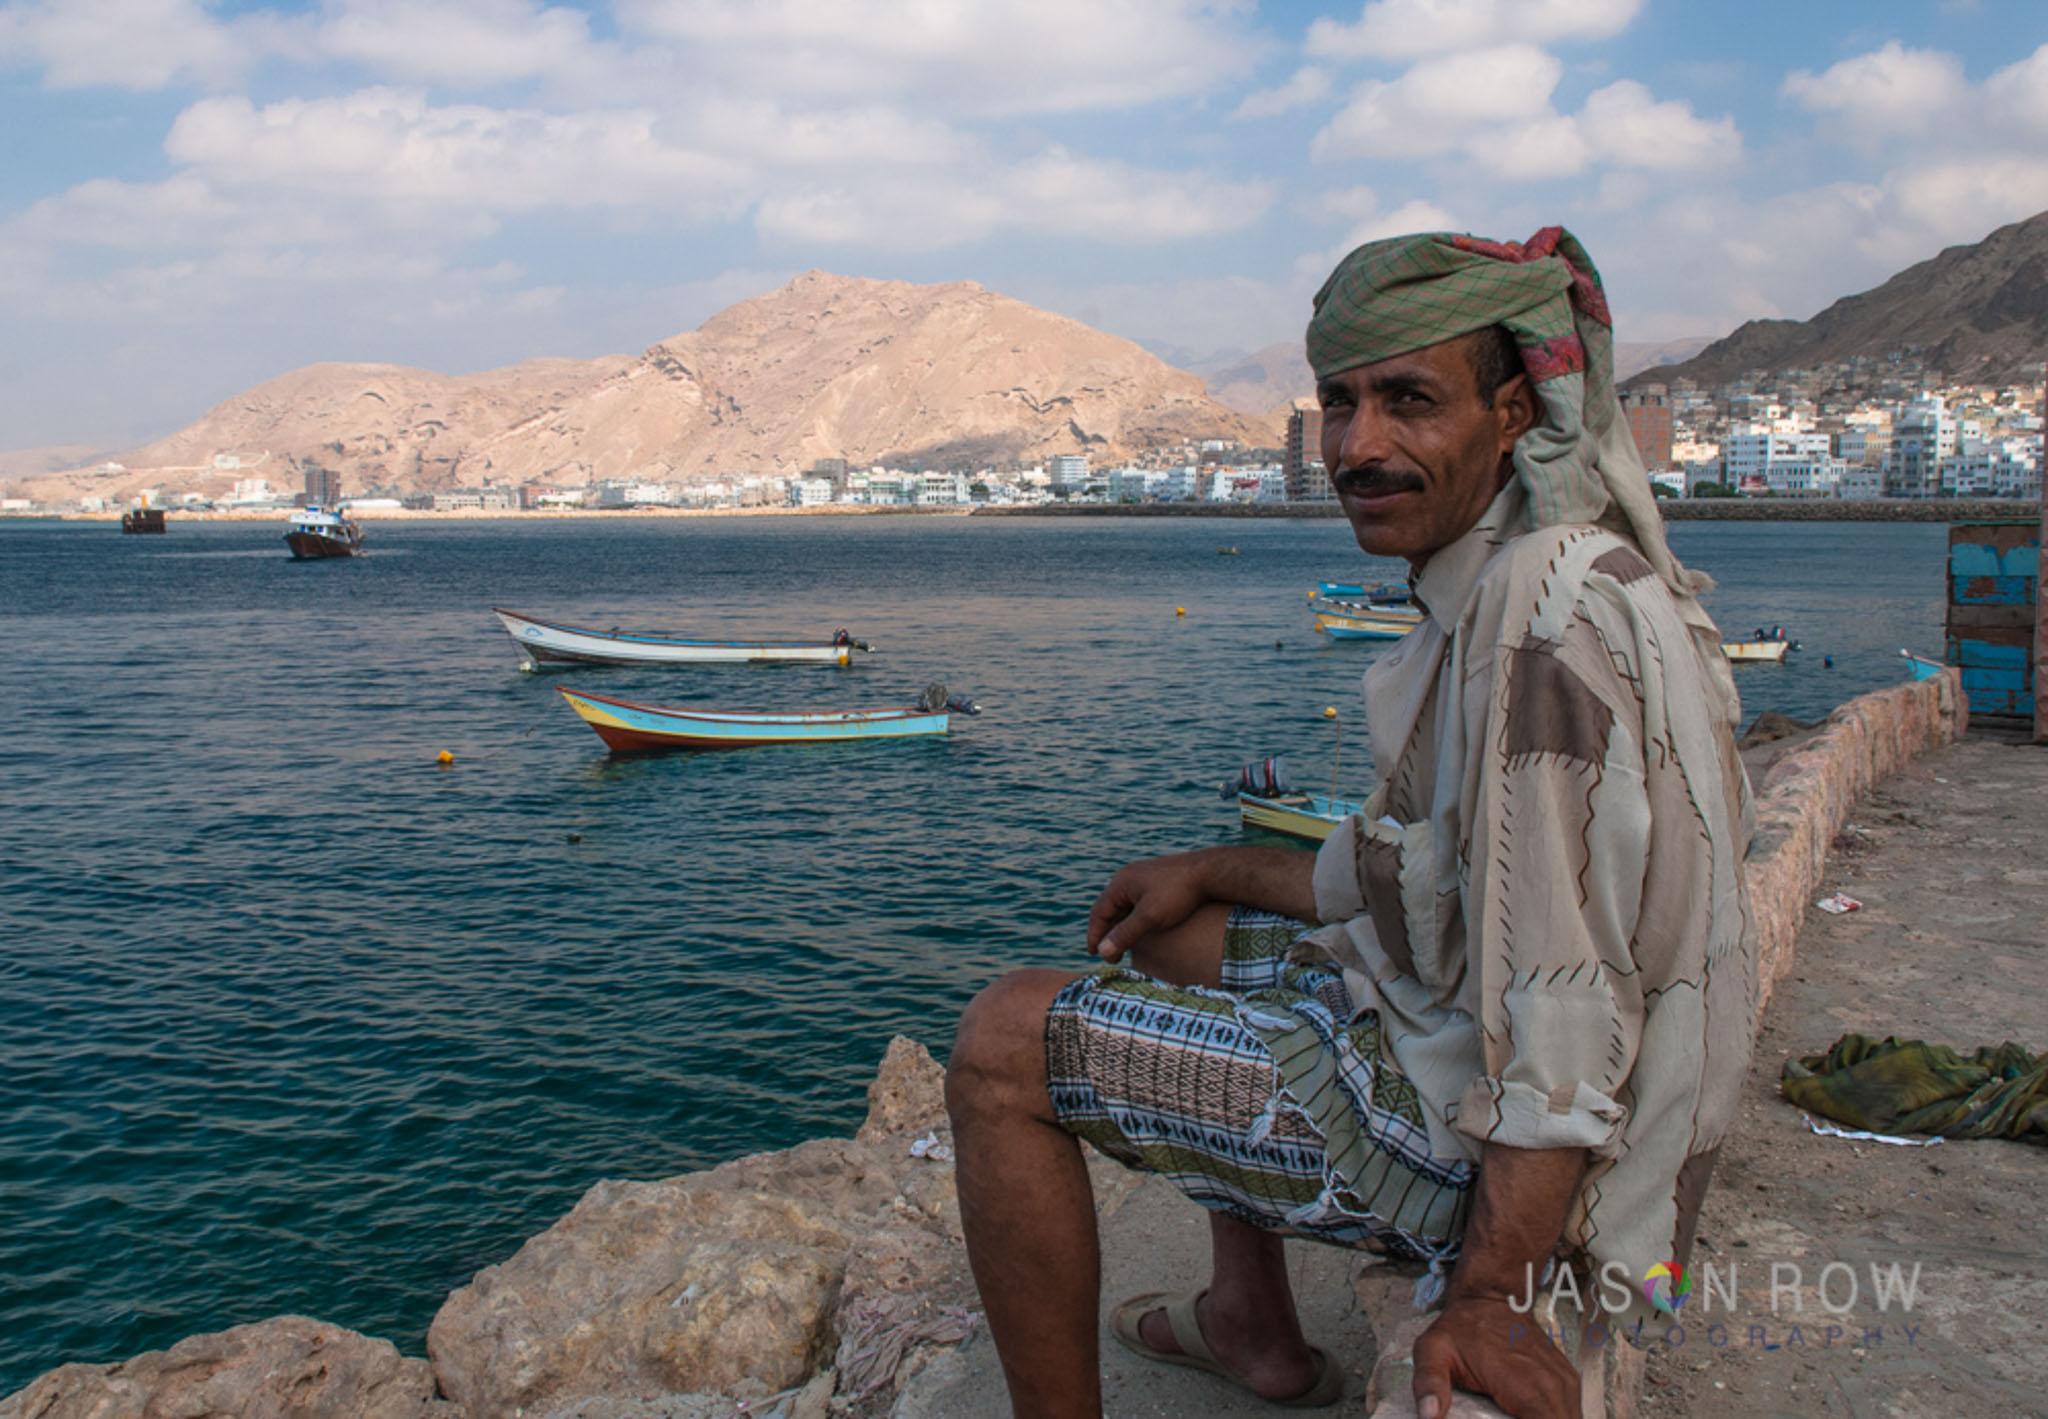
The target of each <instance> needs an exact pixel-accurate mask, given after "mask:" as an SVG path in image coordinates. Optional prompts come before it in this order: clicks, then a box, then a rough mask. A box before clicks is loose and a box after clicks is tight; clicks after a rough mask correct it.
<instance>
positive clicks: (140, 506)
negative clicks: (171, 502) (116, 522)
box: [121, 497, 165, 536]
mask: <svg viewBox="0 0 2048 1419" xmlns="http://www.w3.org/2000/svg"><path fill="white" fill-rule="evenodd" d="M164 526H165V524H164V510H163V509H162V508H160V507H151V506H150V505H149V499H148V498H146V497H145V498H144V499H143V500H142V501H141V502H139V503H137V504H136V505H135V506H134V507H132V508H129V509H128V511H126V512H124V513H122V514H121V531H122V532H123V533H126V534H128V535H130V536H134V535H137V534H148V533H159V532H162V531H163V530H164Z"/></svg>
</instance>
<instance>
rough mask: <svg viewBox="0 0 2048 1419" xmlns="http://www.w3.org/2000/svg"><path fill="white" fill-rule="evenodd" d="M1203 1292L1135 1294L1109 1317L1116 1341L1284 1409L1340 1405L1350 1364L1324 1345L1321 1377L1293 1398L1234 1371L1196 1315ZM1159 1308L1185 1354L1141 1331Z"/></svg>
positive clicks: (1316, 1351) (1314, 1350)
mask: <svg viewBox="0 0 2048 1419" xmlns="http://www.w3.org/2000/svg"><path fill="white" fill-rule="evenodd" d="M1207 1294H1208V1292H1207V1291H1206V1290H1203V1291H1184V1292H1182V1293H1180V1294H1179V1295H1175V1294H1173V1293H1171V1292H1167V1291H1147V1292H1146V1293H1145V1294H1143V1295H1141V1296H1132V1297H1131V1298H1130V1299H1129V1300H1127V1301H1125V1302H1123V1303H1122V1304H1121V1305H1119V1306H1118V1307H1117V1308H1116V1309H1115V1310H1113V1311H1111V1312H1110V1315H1109V1333H1110V1334H1111V1335H1112V1336H1114V1337H1116V1343H1117V1344H1119V1345H1121V1346H1123V1347H1124V1349H1126V1350H1128V1351H1130V1352H1131V1353H1132V1354H1133V1355H1136V1356H1138V1357H1139V1358H1140V1359H1144V1360H1156V1361H1158V1362H1159V1363H1160V1364H1162V1365H1185V1366H1187V1367H1188V1368H1189V1369H1191V1370H1202V1371H1205V1372H1207V1373H1209V1374H1212V1375H1215V1376H1216V1377H1217V1378H1219V1379H1224V1380H1228V1381H1229V1382H1230V1383H1232V1384H1234V1385H1236V1386H1237V1387H1238V1388H1239V1389H1241V1390H1243V1391H1245V1393H1247V1394H1250V1395H1254V1396H1256V1397H1257V1398H1259V1399H1264V1400H1265V1401H1266V1403H1268V1404H1273V1405H1278V1406H1279V1407H1280V1408H1282V1409H1321V1408H1323V1407H1324V1406H1325V1405H1331V1404H1335V1403H1336V1402H1337V1401H1338V1400H1340V1399H1342V1398H1343V1397H1344V1367H1343V1366H1342V1365H1340V1364H1338V1363H1337V1357H1336V1356H1334V1355H1332V1354H1331V1353H1330V1352H1329V1351H1327V1350H1325V1349H1323V1348H1322V1347H1321V1346H1320V1345H1311V1346H1310V1347H1309V1352H1310V1353H1311V1354H1313V1355H1314V1356H1315V1358H1316V1377H1315V1380H1314V1381H1313V1382H1312V1383H1311V1384H1310V1385H1309V1387H1308V1388H1307V1389H1305V1390H1303V1391H1302V1392H1301V1393H1300V1394H1297V1395H1295V1396H1294V1397H1293V1398H1291V1399H1267V1398H1266V1396H1265V1395H1262V1394H1259V1392H1258V1391H1257V1390H1255V1389H1253V1388H1252V1387H1251V1386H1250V1385H1248V1384H1246V1383H1245V1380H1244V1376H1242V1375H1240V1374H1238V1373H1237V1371H1235V1370H1233V1369H1230V1368H1229V1367H1228V1366H1226V1365H1225V1364H1224V1363H1223V1362H1222V1361H1221V1360H1219V1359H1217V1358H1216V1352H1215V1351H1213V1350H1211V1349H1210V1348H1209V1342H1208V1341H1207V1340H1205V1339H1204V1338H1203V1336H1202V1326H1201V1322H1200V1321H1199V1320H1197V1319H1196V1316H1195V1303H1196V1302H1198V1301H1200V1300H1201V1299H1202V1297H1203V1296H1205V1295H1207ZM1153 1311H1164V1312H1165V1313H1166V1324H1167V1327H1168V1328H1169V1329H1170V1330H1172V1331H1173V1342H1174V1344H1176V1345H1178V1346H1179V1347H1180V1353H1179V1354H1175V1353H1173V1352H1172V1351H1169V1350H1155V1349H1153V1348H1152V1347H1151V1346H1150V1345H1147V1344H1146V1343H1145V1337H1144V1336H1143V1335H1142V1334H1141V1333H1140V1332H1139V1329H1138V1325H1139V1322H1141V1321H1142V1320H1144V1318H1145V1317H1146V1316H1147V1315H1149V1314H1151V1313H1152V1312H1153Z"/></svg>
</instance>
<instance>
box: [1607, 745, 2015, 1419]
mask: <svg viewBox="0 0 2048 1419" xmlns="http://www.w3.org/2000/svg"><path fill="white" fill-rule="evenodd" d="M1825 891H1828V892H1833V891H1844V892H1847V893H1848V894H1849V895H1851V896H1853V897H1856V898H1858V899H1860V900H1861V901H1862V902H1863V904H1864V905H1863V910H1861V911H1859V912H1855V913H1852V914H1850V915H1846V916H1829V915H1826V914H1825V913H1822V912H1819V911H1810V912H1809V915H1808V919H1807V921H1806V924H1805V926H1804V928H1803V929H1802V931H1801V933H1800V937H1799V946H1798V955H1797V959H1796V963H1795V965H1794V967H1793V973H1792V975H1791V976H1789V977H1787V978H1786V979H1785V980H1784V981H1783V982H1781V983H1780V984H1779V986H1778V989H1777V993H1776V995H1775V996H1774V997H1773V998H1772V1001H1771V1004H1770V1007H1769V1009H1768V1011H1767V1012H1766V1015H1765V1020H1764V1028H1763V1033H1762V1035H1761V1037H1760V1038H1759V1040H1758V1042H1757V1052H1756V1059H1755V1062H1754V1064H1753V1065H1752V1067H1751V1071H1750V1078H1749V1082H1748V1084H1747V1086H1746V1094H1745V1097H1744V1099H1743V1103H1742V1108H1741V1113H1740V1116H1739V1118H1738V1121H1737V1124H1736V1127H1735V1130H1734V1133H1733V1135H1732V1136H1731V1138H1730V1140H1729V1142H1728V1143H1727V1145H1726V1146H1725V1147H1724V1149H1723V1151H1722V1157H1721V1163H1720V1167H1719V1168H1718V1170H1717V1172H1716V1174H1715V1179H1714V1187H1713V1188H1712V1190H1711V1191H1710V1192H1709V1193H1708V1195H1707V1201H1706V1207H1705V1212H1704V1214H1703V1217H1702V1222H1701V1232H1700V1245H1699V1249H1698V1251H1697V1253H1696V1254H1695V1257H1694V1261H1695V1263H1696V1264H1701V1263H1704V1264H1705V1265H1709V1266H1713V1267H1715V1268H1716V1269H1717V1270H1718V1271H1719V1272H1720V1273H1721V1274H1723V1275H1726V1274H1727V1273H1728V1271H1729V1269H1730V1268H1731V1267H1732V1268H1733V1269H1734V1276H1735V1281H1736V1285H1735V1287H1734V1290H1735V1295H1736V1305H1735V1307H1734V1308H1733V1309H1732V1310H1730V1309H1729V1308H1727V1307H1726V1306H1725V1305H1723V1304H1722V1303H1721V1297H1720V1296H1719V1295H1718V1294H1717V1295H1716V1297H1715V1298H1714V1300H1713V1302H1712V1304H1711V1306H1710V1305H1709V1304H1708V1302H1707V1300H1706V1298H1705V1296H1704V1293H1703V1291H1701V1290H1700V1289H1698V1288H1696V1290H1695V1295H1694V1297H1693V1298H1692V1301H1691V1304H1689V1305H1687V1306H1686V1307H1684V1308H1683V1309H1682V1311H1681V1315H1682V1317H1683V1319H1684V1320H1685V1327H1684V1330H1683V1332H1682V1334H1681V1335H1680V1336H1678V1337H1675V1339H1676V1340H1677V1343H1675V1344H1672V1345H1669V1346H1666V1347H1662V1348H1659V1349H1656V1350H1653V1352H1652V1355H1651V1358H1650V1364H1649V1380H1650V1383H1649V1385H1648V1387H1647V1389H1646V1391H1645V1395H1644V1401H1643V1408H1642V1412H1643V1413H1644V1414H1647V1415H1685V1416H1698V1417H1699V1419H1707V1416H1717V1417H1718V1416H1749V1415H1756V1416H1765V1415H1769V1416H1777V1415H1785V1416H1809V1415H1827V1416H1836V1415H1840V1416H1855V1419H1871V1416H1899V1417H1900V1419H1910V1417H1911V1416H1921V1415H1929V1416H1932V1415H1944V1416H1945V1415H1954V1414H1972V1415H2001V1416H2003V1415H2042V1414H2048V1222H2044V1220H2043V1206H2042V1204H2043V1201H2044V1200H2048V1149H2043V1148H2037V1147H2031V1146H2028V1145H2025V1144H2019V1143H2009V1142H1953V1143H1943V1144H1941V1145H1939V1146H1936V1147H1932V1148H1900V1147H1893V1146H1888V1145H1885V1144H1879V1143H1869V1142H1851V1141H1848V1140H1845V1139H1840V1138H1827V1137H1820V1136H1817V1135H1815V1134H1813V1133H1811V1132H1809V1131H1808V1129H1807V1127H1806V1124H1805V1123H1804V1121H1803V1120H1802V1118H1801V1116H1800V1114H1799V1112H1798V1111H1797V1110H1796V1109H1794V1108H1792V1107H1791V1106H1790V1105H1789V1104H1787V1103H1786V1102H1785V1101H1784V1100H1783V1099H1782V1098H1780V1097H1779V1096H1778V1092H1777V1079H1778V1074H1779V1071H1780V1069H1781V1067H1782V1065H1783V1063H1784V1060H1785V1058H1786V1057H1787V1055H1790V1054H1807V1053H1819V1052H1821V1051H1823V1050H1825V1049H1826V1048H1827V1047H1828V1046H1829V1045H1831V1044H1832V1043H1833V1042H1834V1041H1835V1040H1836V1038H1837V1037H1839V1036H1840V1035H1842V1034H1844V1033H1846V1032H1849V1031H1852V1030H1853V1031H1860V1032H1862V1033H1864V1034H1869V1035H1876V1036H1884V1035H1896V1036H1899V1037H1900V1038H1919V1039H1929V1040H1934V1041H1938V1042H1941V1043H1947V1044H1953V1045H1956V1046H1958V1047H1961V1048H1973V1047H1975V1046H1977V1045H1979V1044H1996V1043H1998V1042H2000V1041H2003V1040H2008V1039H2010V1040H2016V1041H2019V1042H2021V1043H2023V1044H2025V1045H2027V1046H2028V1047H2030V1048H2031V1049H2034V1050H2041V1049H2048V1008H2044V1006H2043V1002H2044V1000H2048V750H2044V749H2041V748H2035V747H2031V746H2021V745H2012V744H2007V743H2002V742H1998V741H1995V740H1989V739H1982V738H1972V739H1970V740H1968V741H1966V742H1964V743H1962V744H1958V745H1954V746H1952V747H1950V748H1947V749H1944V750H1941V751H1939V752H1937V753H1935V754H1932V755H1929V756H1928V757H1927V758H1925V759H1923V760H1921V761H1920V762H1919V763H1917V764H1915V765H1914V766H1913V767H1911V768H1910V769H1908V770H1907V771H1906V772H1905V773H1903V774H1901V775H1900V776H1898V777H1897V778H1894V779H1892V780H1890V781H1889V782H1888V783H1886V784H1884V785H1883V786H1881V787H1880V788H1878V789H1877V790H1876V791H1874V792H1873V793H1872V794H1871V795H1870V796H1869V797H1868V798H1867V799H1866V800H1865V801H1864V802H1863V803H1861V804H1859V805H1858V807H1857V808H1856V810H1855V811H1854V812H1853V813H1852V814H1851V817H1850V827H1849V828H1848V829H1847V830H1845V831H1844V832H1843V834H1842V835H1841V836H1840V837H1839V838H1838V839H1837V840H1836V844H1835V852H1834V854H1833V856H1832V858H1831V861H1830V868H1829V874H1828V878H1827V882H1826V884H1825ZM1915 1264H1918V1266H1919V1268H1920V1282H1919V1287H1918V1292H1917V1295H1916V1296H1915V1298H1914V1302H1913V1305H1912V1308H1911V1310H1910V1311H1909V1310H1906V1309H1905V1308H1904V1306H1903V1302H1902V1298H1901V1296H1900V1295H1899V1294H1897V1293H1896V1292H1895V1293H1894V1295H1893V1296H1892V1298H1891V1304H1890V1305H1889V1307H1883V1306H1881V1305H1880V1304H1879V1301H1878V1298H1877V1297H1876V1296H1875V1295H1874V1293H1873V1286H1872V1280H1871V1275H1870V1268H1871V1267H1872V1266H1876V1267H1877V1268H1879V1270H1880V1272H1888V1271H1889V1269H1890V1268H1891V1267H1892V1266H1894V1265H1896V1266H1898V1267H1899V1268H1900V1272H1901V1274H1902V1276H1903V1277H1906V1278H1910V1276H1911V1274H1912V1271H1913V1267H1914V1266H1915ZM1774 1266H1776V1267H1778V1268H1779V1278H1780V1279H1781V1280H1782V1281H1784V1282H1785V1283H1787V1288H1788V1289H1786V1290H1784V1291H1782V1292H1781V1293H1780V1294H1779V1295H1778V1296H1777V1298H1776V1306H1775V1308H1774V1305H1773V1299H1774V1298H1773V1296H1772V1292H1771V1282H1772V1271H1773V1267H1774ZM1795 1269H1796V1272H1797V1281H1796V1282H1795V1281H1794V1271H1795ZM1824 1269H1826V1270H1827V1275H1826V1277H1825V1283H1826V1286H1827V1290H1828V1299H1829V1300H1830V1301H1831V1302H1832V1303H1833V1304H1834V1305H1836V1306H1842V1307H1846V1309H1845V1310H1843V1311H1842V1313H1840V1314H1837V1313H1834V1312H1832V1311H1830V1310H1828V1309H1827V1308H1825V1307H1824V1306H1823V1305H1822V1302H1821V1297H1820V1295H1819V1291H1818V1287H1819V1285H1820V1284H1821V1283H1822V1281H1823V1279H1824V1278H1823V1276H1822V1272H1823V1270H1824ZM1852 1276H1853V1277H1854V1279H1855V1283H1856V1288H1855V1290H1856V1293H1855V1295H1854V1298H1853V1304H1850V1302H1851V1294H1850V1278H1851V1277H1852Z"/></svg>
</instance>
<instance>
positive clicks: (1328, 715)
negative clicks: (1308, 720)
mask: <svg viewBox="0 0 2048 1419" xmlns="http://www.w3.org/2000/svg"><path fill="white" fill-rule="evenodd" d="M1336 717H1337V707H1336V706H1335V705H1324V706H1323V718H1324V719H1335V718H1336Z"/></svg>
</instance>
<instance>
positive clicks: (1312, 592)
mask: <svg viewBox="0 0 2048 1419" xmlns="http://www.w3.org/2000/svg"><path fill="white" fill-rule="evenodd" d="M1308 599H1309V600H1311V601H1313V600H1315V599H1316V589H1315V588H1314V587H1310V588H1309V589H1308Z"/></svg>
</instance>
